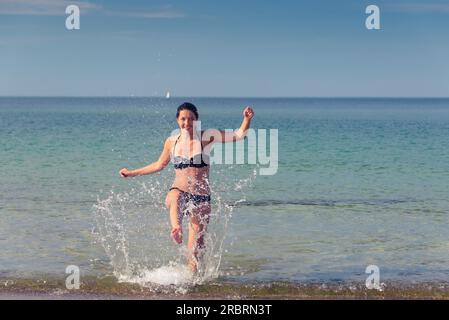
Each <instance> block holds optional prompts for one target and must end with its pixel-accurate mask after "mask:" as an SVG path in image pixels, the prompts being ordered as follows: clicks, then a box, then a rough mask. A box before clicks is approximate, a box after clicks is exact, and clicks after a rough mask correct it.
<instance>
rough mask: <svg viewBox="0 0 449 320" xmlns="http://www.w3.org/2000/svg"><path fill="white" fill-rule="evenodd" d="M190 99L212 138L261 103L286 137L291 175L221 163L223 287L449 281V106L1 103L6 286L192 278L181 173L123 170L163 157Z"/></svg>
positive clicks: (0, 232)
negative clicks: (184, 271)
mask: <svg viewBox="0 0 449 320" xmlns="http://www.w3.org/2000/svg"><path fill="white" fill-rule="evenodd" d="M184 100H188V101H191V102H193V103H195V104H196V105H197V107H198V108H199V111H200V117H201V120H202V127H203V128H220V129H224V128H236V127H238V126H239V124H240V121H241V117H242V109H243V107H244V106H246V105H252V106H253V107H254V109H255V113H256V115H255V118H254V121H253V127H254V128H261V129H262V128H263V129H270V128H272V129H278V130H279V168H278V171H277V174H276V175H273V176H260V175H257V174H256V175H254V172H256V173H257V170H258V167H257V166H255V165H250V164H247V165H215V166H213V167H212V173H211V179H212V187H213V194H212V196H213V205H214V208H215V216H213V222H212V223H211V227H210V239H209V240H210V243H211V245H213V249H211V255H210V267H211V270H212V269H214V270H212V271H211V273H210V274H209V278H214V277H218V279H219V280H223V281H227V280H232V281H237V282H247V281H249V282H253V281H281V280H282V281H288V282H302V281H346V280H351V281H361V283H364V282H365V279H366V277H367V275H366V274H365V268H366V267H367V266H368V265H370V264H375V265H377V266H378V267H379V268H380V276H381V280H382V281H384V282H386V281H388V280H395V281H396V280H399V281H404V282H424V281H429V280H437V281H438V280H445V281H447V280H449V269H448V266H449V229H448V228H447V223H448V208H449V201H448V198H447V195H448V194H449V179H448V178H449V139H448V137H449V99H274V98H273V99H237V98H236V99H223V98H194V99H168V100H166V99H157V98H0V148H1V149H0V168H1V172H2V175H1V180H0V181H1V183H0V247H1V249H0V276H1V277H2V278H5V277H6V278H8V277H19V278H20V277H22V278H30V277H31V278H32V277H39V276H42V275H52V276H61V277H64V276H65V268H66V267H67V266H68V265H72V264H74V265H77V266H79V267H80V269H81V274H82V275H89V276H98V277H103V276H106V275H111V274H114V275H115V276H116V277H118V278H120V277H121V276H123V277H122V278H123V279H124V280H125V281H126V280H130V279H131V278H132V277H131V275H137V277H138V278H139V277H140V278H139V279H140V280H142V281H143V282H146V281H147V282H148V281H149V282H151V281H152V279H156V278H157V279H158V281H159V280H161V278H164V277H165V278H166V277H169V276H170V272H175V273H177V274H179V273H180V271H179V269H176V266H177V265H179V264H180V263H181V262H182V248H181V249H178V248H177V247H175V245H174V244H173V243H172V242H171V241H170V239H169V231H170V229H169V224H168V217H167V213H166V209H165V208H164V199H165V193H166V190H167V189H168V187H169V186H170V184H171V180H172V178H173V169H172V168H171V167H168V168H167V169H166V170H165V171H164V172H162V173H159V174H155V175H152V176H145V177H139V178H135V179H126V180H125V179H120V178H119V176H118V170H119V169H120V168H122V167H128V168H136V167H140V166H143V165H146V164H148V163H150V162H152V161H154V160H156V159H157V157H158V156H159V153H160V151H161V148H162V143H163V140H164V139H165V137H167V136H168V135H169V134H170V133H171V131H172V130H173V129H176V123H175V121H174V115H175V109H176V107H177V106H178V105H179V104H180V103H181V102H183V101H184ZM255 170H256V171H255ZM170 268H172V269H170ZM173 268H174V269H173ZM155 270H156V271H155ZM155 272H156V273H157V274H155ZM158 272H159V273H158ZM131 280H133V279H131ZM134 280H135V279H134ZM134 280H133V281H134ZM142 281H140V282H142ZM135 282H139V281H135ZM140 282H139V283H140Z"/></svg>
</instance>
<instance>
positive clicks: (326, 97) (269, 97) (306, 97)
mask: <svg viewBox="0 0 449 320" xmlns="http://www.w3.org/2000/svg"><path fill="white" fill-rule="evenodd" d="M0 98H128V99H133V98H158V99H164V100H172V99H218V98H219V99H449V96H172V97H170V98H166V97H164V96H130V95H126V96H125V95H121V96H120V95H119V96H106V95H94V96H89V95H86V96H70V95H67V96H65V95H53V96H46V95H42V96H39V95H22V96H15V95H10V96H9V95H0Z"/></svg>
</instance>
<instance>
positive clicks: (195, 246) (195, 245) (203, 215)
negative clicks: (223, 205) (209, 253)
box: [187, 202, 211, 273]
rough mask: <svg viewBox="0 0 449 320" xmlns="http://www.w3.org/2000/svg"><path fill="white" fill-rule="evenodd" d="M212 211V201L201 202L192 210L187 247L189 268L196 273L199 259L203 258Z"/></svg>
mask: <svg viewBox="0 0 449 320" xmlns="http://www.w3.org/2000/svg"><path fill="white" fill-rule="evenodd" d="M210 212H211V206H210V202H201V203H199V204H198V205H196V206H195V208H194V209H192V212H191V216H190V223H189V240H188V243H187V249H188V254H189V256H188V264H189V268H190V270H191V271H192V272H194V273H196V272H197V269H198V261H199V260H200V259H201V254H202V253H203V250H204V249H205V247H204V235H205V233H206V228H207V224H208V223H209V215H210Z"/></svg>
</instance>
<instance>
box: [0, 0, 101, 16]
mask: <svg viewBox="0 0 449 320" xmlns="http://www.w3.org/2000/svg"><path fill="white" fill-rule="evenodd" d="M72 4H73V5H77V6H78V7H79V8H80V11H82V12H86V11H87V12H89V11H93V10H98V9H101V6H99V5H96V4H93V3H91V2H87V1H72V0H0V15H33V16H60V15H65V9H66V7H67V6H69V5H72Z"/></svg>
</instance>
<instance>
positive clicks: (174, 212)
mask: <svg viewBox="0 0 449 320" xmlns="http://www.w3.org/2000/svg"><path fill="white" fill-rule="evenodd" d="M181 196H182V193H181V191H179V190H176V189H173V190H171V191H169V192H168V194H167V198H166V199H165V204H166V206H167V208H168V210H169V212H170V224H171V226H172V230H171V233H170V235H171V237H172V239H173V241H175V242H176V243H177V244H181V243H182V211H181V209H182V208H181V205H182V204H181Z"/></svg>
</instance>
